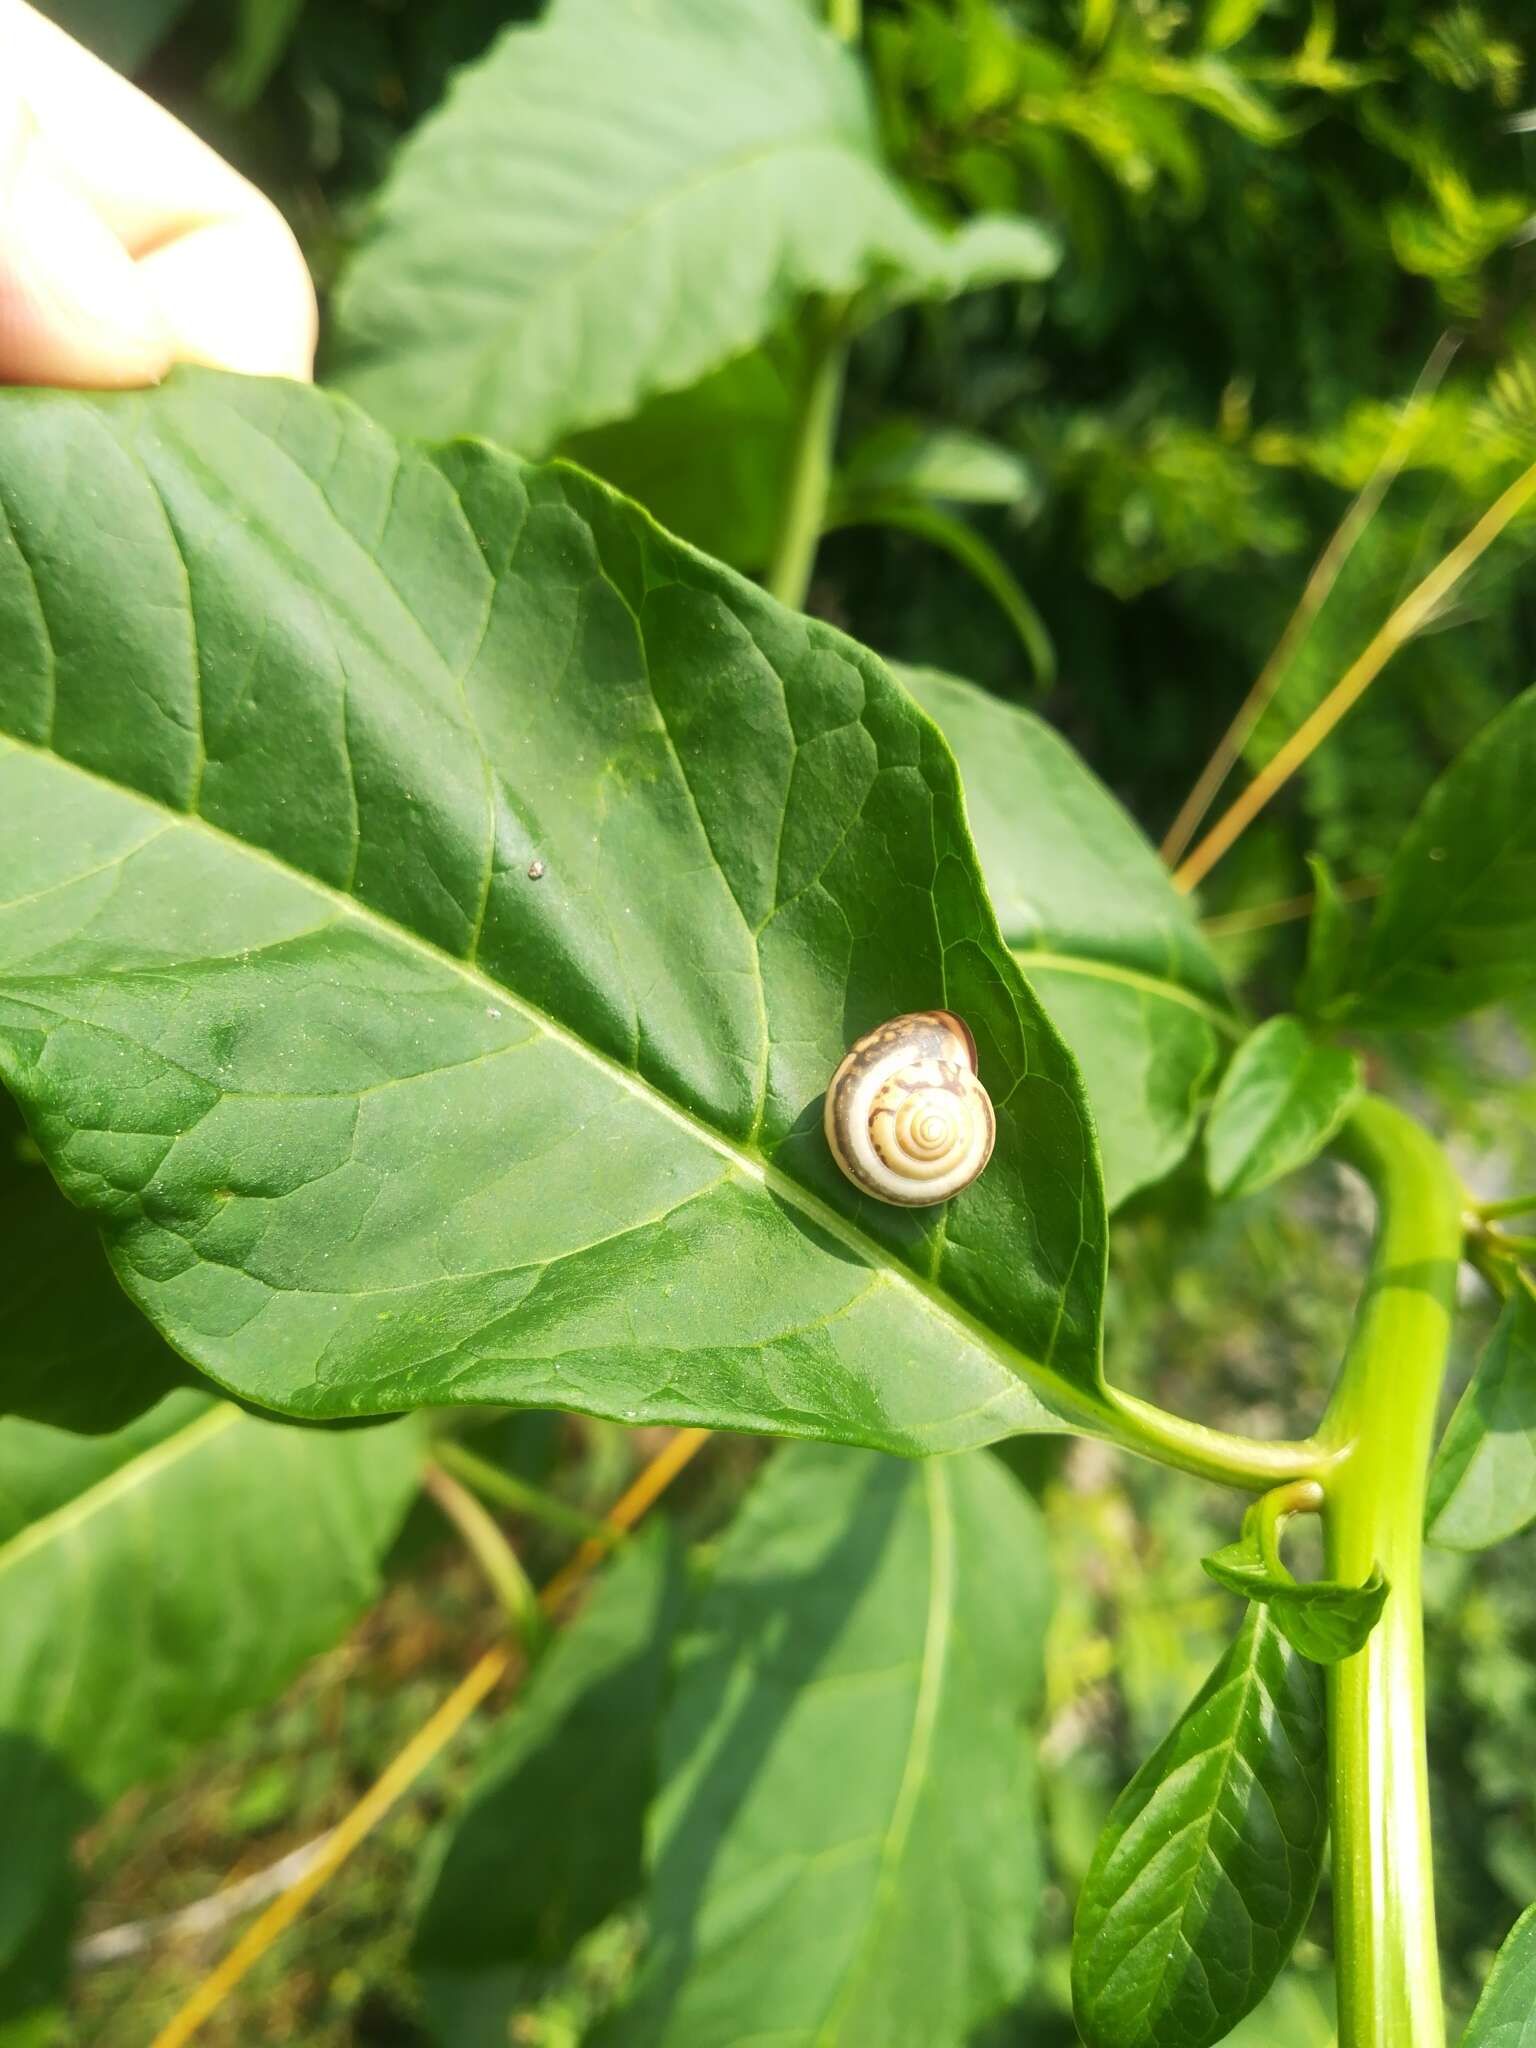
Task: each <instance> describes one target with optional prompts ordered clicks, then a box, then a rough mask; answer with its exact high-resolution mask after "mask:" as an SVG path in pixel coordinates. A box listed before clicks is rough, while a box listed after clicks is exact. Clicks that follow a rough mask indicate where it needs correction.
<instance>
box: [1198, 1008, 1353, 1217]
mask: <svg viewBox="0 0 1536 2048" xmlns="http://www.w3.org/2000/svg"><path fill="white" fill-rule="evenodd" d="M1360 1088H1361V1079H1360V1062H1359V1060H1358V1059H1357V1058H1356V1057H1355V1055H1354V1054H1353V1053H1352V1052H1346V1051H1344V1050H1343V1049H1342V1048H1340V1047H1338V1046H1331V1045H1320V1044H1319V1043H1318V1041H1317V1040H1316V1039H1315V1038H1313V1037H1312V1035H1311V1033H1310V1032H1309V1031H1308V1030H1307V1027H1306V1026H1305V1025H1304V1024H1303V1023H1301V1021H1300V1020H1299V1019H1298V1018H1296V1017H1271V1018H1270V1019H1269V1021H1268V1023H1266V1024H1261V1025H1260V1026H1259V1028H1258V1030H1257V1031H1255V1032H1253V1033H1252V1035H1251V1036H1250V1037H1248V1038H1246V1039H1245V1040H1244V1041H1243V1043H1242V1044H1241V1045H1240V1046H1239V1047H1238V1049H1237V1051H1236V1053H1235V1054H1234V1055H1233V1058H1232V1064H1231V1065H1230V1066H1229V1067H1228V1068H1227V1071H1226V1073H1225V1074H1224V1075H1223V1076H1222V1080H1221V1086H1220V1087H1219V1088H1218V1089H1217V1091H1216V1100H1215V1102H1214V1103H1213V1104H1212V1105H1211V1120H1210V1123H1209V1125H1208V1126H1207V1128H1206V1134H1205V1147H1206V1162H1207V1172H1208V1175H1209V1178H1210V1183H1211V1187H1212V1189H1213V1191H1214V1192H1215V1193H1216V1194H1218V1195H1224V1196H1227V1197H1229V1198H1231V1197H1236V1196H1238V1195H1251V1194H1253V1193H1254V1192H1255V1191H1256V1190H1257V1189H1259V1188H1264V1187H1268V1186H1269V1185H1270V1183H1271V1182H1272V1181H1277V1180H1280V1179H1281V1178H1282V1177H1283V1176H1284V1175H1285V1174H1288V1173H1294V1172H1295V1171H1296V1170H1297V1168H1298V1167H1302V1166H1305V1165H1306V1164H1307V1163H1308V1161H1309V1160H1312V1159H1315V1158H1316V1157H1317V1155H1318V1153H1319V1152H1321V1151H1322V1149H1323V1147H1324V1146H1325V1145H1326V1144H1327V1143H1328V1141H1329V1139H1330V1138H1331V1137H1333V1135H1334V1133H1335V1132H1336V1131H1337V1130H1338V1129H1339V1127H1340V1125H1341V1124H1342V1123H1343V1122H1344V1119H1345V1118H1346V1117H1347V1116H1348V1115H1349V1112H1350V1110H1351V1109H1352V1108H1353V1107H1354V1105H1355V1103H1356V1101H1357V1100H1358V1099H1359V1095H1360Z"/></svg>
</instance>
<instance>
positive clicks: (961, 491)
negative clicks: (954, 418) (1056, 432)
mask: <svg viewBox="0 0 1536 2048" xmlns="http://www.w3.org/2000/svg"><path fill="white" fill-rule="evenodd" d="M1039 490H1040V484H1039V479H1038V478H1037V476H1036V474H1035V470H1034V467H1033V465H1032V464H1030V463H1029V462H1027V461H1026V460H1025V458H1024V457H1023V456H1022V455H1020V454H1018V453H1017V452H1016V451H1015V450H1014V449H1012V448H1008V447H1005V446H1004V445H1003V444H1002V443H1001V442H1000V441H989V440H986V439H985V438H984V437H983V436H982V435H980V434H967V433H963V432H961V431H960V429H959V428H956V427H930V426H924V425H923V424H922V423H921V422H920V421H916V420H901V419H894V420H887V421H885V422H884V423H883V424H882V425H881V426H879V427H876V428H875V429H874V431H873V432H872V433H869V434H866V435H865V436H864V438H863V439H862V440H861V441H859V442H858V443H857V444H856V445H855V446H854V447H853V448H851V449H850V450H849V452H848V458H847V460H846V462H845V463H844V464H843V468H842V472H841V474H840V476H839V477H838V480H837V485H836V490H835V496H834V502H835V503H836V502H847V503H849V504H850V506H851V505H852V504H853V503H855V502H856V501H857V500H858V499H859V498H860V497H861V496H862V495H863V494H864V493H866V492H871V491H873V492H876V493H886V492H906V493H908V494H910V495H911V496H913V497H917V498H940V499H943V500H945V501H946V502H948V503H952V504H956V505H1018V504H1021V503H1030V502H1032V501H1033V500H1035V499H1036V498H1037V497H1038V495H1039Z"/></svg>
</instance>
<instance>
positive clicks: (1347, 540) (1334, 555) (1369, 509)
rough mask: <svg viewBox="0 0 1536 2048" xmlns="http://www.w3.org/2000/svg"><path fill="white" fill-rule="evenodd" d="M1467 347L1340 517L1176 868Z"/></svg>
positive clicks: (1204, 787) (1442, 355)
mask: <svg viewBox="0 0 1536 2048" xmlns="http://www.w3.org/2000/svg"><path fill="white" fill-rule="evenodd" d="M1459 346H1460V342H1459V340H1458V339H1457V338H1456V337H1455V336H1452V335H1449V334H1443V335H1442V336H1441V337H1440V339H1439V340H1438V341H1437V342H1436V343H1435V346H1434V348H1433V349H1432V350H1431V351H1430V356H1429V360H1428V362H1427V363H1426V364H1425V365H1424V368H1423V371H1422V372H1421V374H1420V376H1419V380H1418V382H1417V383H1416V384H1415V385H1414V387H1413V390H1412V391H1411V392H1410V393H1409V395H1408V402H1407V404H1406V405H1405V406H1404V407H1403V411H1402V416H1401V418H1400V419H1399V421H1398V424H1397V429H1396V431H1395V432H1394V433H1393V435H1392V437H1391V439H1390V440H1389V441H1388V443H1387V445H1386V447H1385V448H1383V450H1382V452H1381V459H1380V461H1379V462H1378V463H1377V465H1376V467H1375V469H1374V470H1373V471H1372V472H1371V474H1370V476H1369V477H1367V479H1366V481H1365V484H1364V486H1363V487H1362V489H1361V491H1360V494H1359V496H1358V497H1357V498H1355V500H1354V502H1353V503H1352V504H1351V505H1350V507H1349V509H1348V511H1347V512H1346V513H1345V514H1344V517H1343V518H1342V519H1341V520H1340V521H1339V524H1338V526H1337V528H1336V529H1335V531H1334V534H1333V537H1332V539H1331V540H1330V541H1329V542H1328V545H1327V546H1326V547H1325V548H1324V549H1323V552H1322V553H1321V554H1320V555H1319V556H1318V558H1317V560H1316V562H1315V563H1314V564H1313V567H1312V573H1311V575H1310V576H1309V577H1308V578H1307V581H1306V587H1305V588H1304V589H1303V591H1302V593H1301V596H1300V598H1299V599H1298V600H1297V603H1296V609H1295V611H1293V612H1292V614H1291V616H1290V618H1289V619H1288V620H1287V621H1286V625H1285V630H1284V632H1283V633H1282V634H1281V635H1280V638H1279V639H1278V640H1277V641H1276V642H1275V647H1274V652H1273V653H1272V654H1271V655H1270V657H1269V659H1268V661H1266V662H1265V664H1264V666H1263V668H1262V669H1261V670H1260V671H1259V675H1258V679H1257V681H1256V682H1255V683H1254V686H1253V688H1252V689H1251V690H1250V691H1249V692H1248V695H1247V696H1246V697H1245V698H1244V699H1243V702H1242V704H1241V706H1240V707H1239V709H1238V711H1237V714H1236V716H1235V717H1234V718H1233V720H1232V723H1231V724H1230V725H1229V726H1228V727H1227V729H1226V731H1225V732H1224V733H1223V734H1222V736H1221V738H1220V740H1219V741H1218V742H1217V744H1216V749H1215V752H1214V753H1213V754H1212V755H1211V758H1210V760H1209V761H1207V762H1206V764H1205V766H1204V767H1203V768H1202V769H1201V771H1200V774H1199V777H1198V779H1197V780H1196V782H1195V786H1194V788H1193V789H1192V790H1191V791H1190V792H1189V795H1188V796H1187V797H1186V798H1185V799H1184V802H1183V804H1182V805H1181V806H1180V809H1179V814H1178V816H1177V817H1176V818H1175V819H1174V821H1173V823H1172V824H1171V825H1170V826H1169V828H1168V833H1167V836H1166V838H1165V839H1164V840H1163V843H1162V845H1161V846H1160V847H1159V848H1158V851H1159V853H1160V854H1161V855H1162V857H1163V859H1164V860H1165V861H1166V862H1167V864H1168V866H1169V867H1172V866H1174V864H1175V863H1176V862H1177V861H1178V859H1179V858H1180V856H1181V855H1182V854H1183V852H1184V850H1185V848H1186V847H1187V846H1188V845H1189V842H1190V841H1191V839H1193V838H1194V836H1195V833H1196V832H1197V831H1198V830H1199V827H1200V822H1201V820H1202V819H1203V818H1204V816H1205V814H1206V812H1207V811H1208V810H1209V809H1210V808H1211V805H1212V804H1213V803H1214V802H1215V800H1216V794H1217V791H1218V790H1219V789H1220V788H1221V785H1222V784H1223V783H1224V782H1225V781H1226V779H1227V777H1228V776H1229V775H1230V774H1231V772H1232V770H1233V768H1234V767H1235V766H1236V765H1237V763H1238V761H1239V760H1240V759H1241V758H1242V753H1243V749H1244V747H1246V746H1247V744H1248V742H1249V740H1250V739H1252V737H1253V734H1254V732H1255V730H1256V728H1257V726H1258V723H1259V720H1260V719H1261V718H1262V717H1263V716H1264V713H1265V712H1266V711H1267V710H1268V709H1269V706H1270V704H1271V703H1272V702H1273V701H1274V698H1275V695H1276V693H1277V691H1278V690H1279V688H1280V685H1281V683H1282V682H1284V680H1285V677H1286V673H1287V671H1288V670H1289V668H1290V664H1291V657H1292V656H1293V655H1294V654H1295V652H1296V650H1297V648H1298V647H1300V645H1301V644H1302V642H1303V641H1304V640H1305V639H1306V637H1307V635H1308V633H1310V632H1311V630H1312V628H1313V626H1314V625H1315V624H1316V622H1317V616H1318V613H1319V612H1320V611H1321V610H1322V608H1323V606H1324V605H1325V604H1326V603H1327V602H1328V598H1329V596H1330V594H1331V593H1332V590H1333V586H1334V585H1335V584H1336V583H1337V582H1338V580H1339V577H1340V575H1341V574H1342V572H1343V569H1344V565H1345V564H1346V563H1347V562H1348V560H1349V558H1350V556H1351V555H1352V554H1353V553H1354V550H1355V545H1356V543H1357V542H1358V540H1359V539H1360V536H1361V535H1362V534H1363V533H1364V532H1365V530H1366V528H1367V527H1368V526H1369V525H1370V523H1371V521H1372V519H1373V518H1374V517H1375V516H1376V512H1377V510H1378V508H1379V506H1380V504H1381V501H1382V499H1383V498H1384V497H1385V496H1386V495H1387V492H1388V491H1389V490H1390V489H1391V487H1392V485H1393V483H1394V482H1395V481H1396V480H1397V478H1398V476H1399V475H1400V474H1401V472H1402V468H1403V464H1404V463H1405V462H1406V461H1407V459H1408V455H1409V452H1410V450H1411V449H1412V446H1413V435H1414V429H1415V428H1416V426H1417V424H1418V418H1419V411H1420V408H1421V407H1422V405H1423V404H1424V402H1425V400H1426V399H1428V398H1430V397H1431V396H1433V394H1434V392H1435V390H1436V388H1437V386H1438V385H1439V383H1440V380H1441V378H1442V377H1443V376H1444V375H1445V373H1446V370H1447V369H1448V368H1449V367H1450V363H1451V359H1452V357H1453V356H1454V355H1455V353H1456V350H1457V349H1458V347H1459Z"/></svg>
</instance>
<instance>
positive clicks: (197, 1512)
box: [0, 1392, 420, 2016]
mask: <svg viewBox="0 0 1536 2048" xmlns="http://www.w3.org/2000/svg"><path fill="white" fill-rule="evenodd" d="M419 1459H420V1440H419V1437H418V1435H417V1432H416V1430H415V1428H414V1426H412V1425H410V1424H394V1425H391V1426H388V1427H385V1428H380V1429H368V1430H347V1431H341V1432H338V1431H333V1430H312V1429H295V1428H293V1427H291V1426H285V1425H283V1424H279V1423H272V1422H261V1421H257V1420H256V1419H255V1418H254V1417H252V1416H249V1415H245V1414H242V1413H241V1411H240V1410H239V1409H237V1408H233V1407H230V1406H229V1405H228V1404H227V1403H224V1402H217V1403H215V1402H211V1401H209V1400H208V1399H207V1397H206V1396H204V1395H201V1394H196V1393H192V1392H181V1393H175V1394H172V1395H170V1396H169V1398H168V1399H167V1400H165V1401H164V1402H162V1403H161V1405H160V1406H159V1407H158V1408H156V1409H155V1410H154V1411H153V1413H152V1414H149V1415H145V1416H142V1417H140V1418H139V1420H138V1421H136V1422H134V1423H132V1424H131V1425H130V1426H129V1427H128V1428H126V1429H124V1430H121V1431H119V1432H117V1433H116V1434H115V1435H113V1436H110V1437H102V1438H86V1437H78V1436H72V1435H69V1434H67V1433H65V1432H63V1431H59V1430H54V1429H49V1428H46V1427H44V1426H42V1425H39V1424H35V1423H28V1422H15V1421H11V1422H3V1423H0V1501H3V1502H4V1504H5V1511H4V1521H3V1523H0V1617H3V1626H4V1636H5V1646H6V1654H5V1657H4V1660H3V1662H0V1804H3V1808H4V1811H5V1815H6V1831H5V1838H4V1842H3V1845H0V2016H3V2015H4V2013H5V2007H6V2002H7V1996H8V1994H9V1995H10V1996H11V1997H12V2000H13V2002H14V2005H15V2009H17V2010H25V2009H26V2006H27V2004H28V2003H32V2002H36V2001H37V2000H38V1999H40V1998H41V1997H43V1996H45V1995H46V1994H47V1991H48V1990H49V1988H50V1982H51V1980H52V1979H53V1978H54V1976H55V1975H56V1971H57V1969H58V1968H59V1967H61V1966H62V1962H63V1959H64V1947H63V1942H64V1938H65V1936H66V1935H67V1929H68V1920H69V1905H70V1892H71V1889H72V1888H71V1886H70V1884H69V1877H68V1871H69V1865H68V1848H69V1841H70V1837H71V1835H72V1834H73V1833H74V1832H75V1831H76V1830H77V1829H78V1828H79V1827H80V1826H82V1825H83V1824H84V1823H85V1822H86V1821H87V1820H88V1819H89V1818H90V1816H91V1814H92V1813H93V1811H94V1810H95V1809H97V1808H98V1807H99V1806H101V1805H102V1804H104V1803H105V1802H106V1801H108V1800H111V1799H113V1798H115V1797H116V1796H117V1795H118V1794H119V1793H120V1792H122V1791H123V1790H125V1789H126V1788H127V1787H128V1786H130V1785H133V1784H137V1783H140V1782H142V1781H143V1780H145V1779H148V1778H152V1777H155V1776H158V1775H160V1774H162V1773H164V1772H165V1771H166V1770H168V1769H169V1768H170V1767H171V1766H172V1765H173V1764H175V1763H177V1762H178V1761H179V1760H180V1759H181V1758H182V1757H183V1756H184V1755H186V1754H187V1752H188V1751H189V1750H191V1749H192V1748H194V1747H195V1746H196V1745H197V1744H198V1743H199V1742H201V1741H202V1740H203V1739H204V1738H205V1737H207V1736H208V1735H210V1734H211V1733H212V1732H213V1731H214V1730H215V1729H216V1728H218V1727H219V1726H220V1725H221V1724H222V1723H223V1722H225V1721H226V1720H228V1719H229V1718H230V1716H231V1715H233V1714H234V1713H236V1712H238V1711H239V1710H240V1709H242V1708H245V1707H249V1706H252V1705H254V1704H255V1703H256V1702H258V1701H260V1700H264V1699H268V1698H270V1697H271V1696H272V1695H273V1694H274V1693H276V1692H277V1691H279V1690H280V1689H281V1687H282V1686H283V1685H284V1684H285V1683H286V1682H287V1680H288V1679H289V1677H291V1675H292V1674H293V1673H294V1672H295V1671H296V1670H297V1669H298V1668H299V1666H300V1665H301V1664H302V1663H304V1662H305V1660H306V1659H308V1658H309V1657H312V1656H314V1655H315V1654H316V1653H317V1652H318V1651H320V1650H323V1649H326V1648H328V1647H329V1646H330V1644H332V1643H333V1642H334V1641H335V1640H336V1638H337V1637H338V1636H339V1635H340V1634H341V1632H342V1630H343V1629H344V1628H346V1627H347V1625H348V1624H349V1623H350V1622H351V1621H352V1620H353V1618H354V1617H355V1616H356V1615H357V1614H358V1613H359V1612H360V1611H361V1610H362V1608H364V1607H365V1606H366V1605H368V1604H369V1603H370V1602H371V1601H372V1600H373V1599H374V1598H375V1596H376V1595H377V1593H378V1590H379V1561H380V1558H381V1557H382V1555H383V1552H384V1550H385V1548H386V1546H387V1545H388V1543H389V1541H390V1539H391V1537H392V1536H393V1534H394V1530H395V1527H396V1525H397V1523H398V1522H399V1520H400V1517H401V1515H402V1514H403V1512H404V1510H405V1507H406V1504H407V1502H408V1500H409V1498H410V1496H411V1493H412V1492H413V1490H414V1488H415V1484H416V1475H417V1468H418V1464H419ZM215 1533H216V1538H217V1540H216V1541H215V1540H211V1538H212V1537H213V1535H214V1534H215ZM207 1645H217V1653H216V1654H213V1653H212V1652H210V1653H209V1654H192V1653H191V1652H192V1651H196V1650H201V1649H203V1648H204V1647H205V1646H207ZM189 1646H191V1650H189ZM40 1949H41V1951H42V1953H41V1955H40V1954H39V1951H40ZM7 1966H9V1967H7Z"/></svg>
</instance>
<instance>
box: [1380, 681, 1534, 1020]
mask: <svg viewBox="0 0 1536 2048" xmlns="http://www.w3.org/2000/svg"><path fill="white" fill-rule="evenodd" d="M1533 788H1536V688H1533V689H1529V690H1527V691H1526V692H1525V693H1524V695H1523V696H1520V697H1517V698H1516V699H1515V701H1514V703H1513V704H1511V705H1510V706H1509V707H1508V709H1507V710H1505V711H1503V712H1501V713H1500V715H1499V716H1498V717H1497V718H1495V719H1494V720H1493V721H1492V722H1491V724H1489V725H1487V726H1485V727H1484V729H1483V731H1482V732H1481V733H1479V735H1478V737H1477V738H1476V739H1475V740H1474V741H1473V742H1472V744H1471V745H1470V746H1469V747H1467V748H1466V749H1465V751H1464V752H1463V753H1462V754H1461V756H1460V757H1459V758H1458V759H1457V760H1456V761H1454V762H1453V763H1452V764H1451V766H1450V767H1449V768H1448V769H1447V770H1446V772H1445V773H1444V774H1443V775H1442V776H1441V777H1440V780H1439V781H1438V782H1437V783H1436V784H1435V786H1434V788H1433V789H1432V790H1431V791H1430V793H1429V795H1428V797H1427V798H1426V799H1425V802H1424V807H1423V809H1422V810H1421V811H1420V812H1419V815H1418V817H1417V818H1416V819H1415V820H1414V822H1413V824H1412V825H1411V826H1410V827H1409V828H1408V831H1407V833H1406V835H1405V836H1404V838H1403V841H1402V844H1401V846H1400V847H1399V848H1398V851H1397V854H1396V856H1395V857H1394V859H1393V862H1392V865H1391V867H1390V868H1389V869H1388V870H1387V880H1386V887H1385V889H1384V890H1383V892H1382V895H1381V898H1380V900H1379V902H1378V903H1377V906H1376V914H1375V917H1374V919H1373V920H1372V923H1371V927H1370V931H1369V934H1368V936H1367V939H1366V944H1365V947H1364V949H1363V953H1362V957H1361V960H1360V964H1359V967H1358V969H1357V972H1356V974H1355V976H1354V979H1353V984H1352V988H1351V992H1350V998H1349V1001H1348V1004H1347V1014H1348V1015H1349V1016H1350V1017H1351V1019H1352V1020H1353V1019H1355V1018H1358V1019H1359V1020H1360V1021H1362V1022H1366V1023H1371V1024H1442V1023H1445V1022H1447V1021H1449V1019H1451V1018H1453V1017H1460V1016H1463V1015H1465V1013H1466V1012H1467V1011H1469V1010H1476V1009H1480V1008H1482V1007H1483V1005H1484V1004H1487V1003H1495V1002H1501V1001H1504V1000H1505V999H1506V998H1508V997H1510V996H1515V995H1519V994H1521V993H1522V992H1525V991H1528V990H1531V989H1533V988H1536V804H1533V803H1532V802H1531V791H1532V789H1533Z"/></svg>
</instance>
